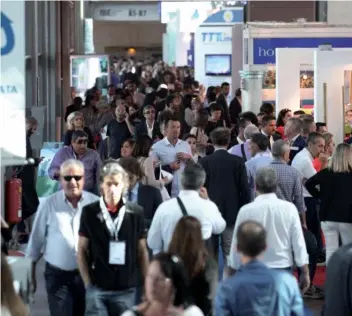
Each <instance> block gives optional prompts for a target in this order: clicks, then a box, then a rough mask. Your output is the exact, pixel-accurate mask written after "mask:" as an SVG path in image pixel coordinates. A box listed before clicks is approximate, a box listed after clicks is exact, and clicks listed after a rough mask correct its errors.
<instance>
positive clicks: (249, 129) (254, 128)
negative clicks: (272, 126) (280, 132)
mask: <svg viewBox="0 0 352 316" xmlns="http://www.w3.org/2000/svg"><path fill="white" fill-rule="evenodd" d="M255 133H259V128H258V127H257V126H255V125H254V124H249V125H248V126H246V128H245V129H244V132H243V134H244V138H245V139H246V140H247V139H251V136H252V134H255Z"/></svg>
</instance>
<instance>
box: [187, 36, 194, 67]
mask: <svg viewBox="0 0 352 316" xmlns="http://www.w3.org/2000/svg"><path fill="white" fill-rule="evenodd" d="M190 36H191V41H190V43H189V49H188V50H187V66H188V67H191V68H194V33H191V34H190Z"/></svg>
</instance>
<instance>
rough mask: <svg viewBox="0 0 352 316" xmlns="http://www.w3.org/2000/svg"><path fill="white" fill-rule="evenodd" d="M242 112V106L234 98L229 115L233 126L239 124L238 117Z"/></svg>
mask: <svg viewBox="0 0 352 316" xmlns="http://www.w3.org/2000/svg"><path fill="white" fill-rule="evenodd" d="M241 112H242V105H241V103H240V102H239V101H238V99H237V98H236V97H234V98H233V99H232V101H231V103H230V106H229V114H230V119H231V123H232V124H237V120H238V117H239V115H240V113H241Z"/></svg>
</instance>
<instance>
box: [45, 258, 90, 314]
mask: <svg viewBox="0 0 352 316" xmlns="http://www.w3.org/2000/svg"><path fill="white" fill-rule="evenodd" d="M44 276H45V283H46V292H47V295H48V303H49V310H50V315H51V316H84V306H85V290H84V285H83V282H82V279H81V276H80V274H79V272H78V270H74V271H64V270H61V269H59V268H56V267H54V266H52V265H51V264H49V263H46V267H45V272H44Z"/></svg>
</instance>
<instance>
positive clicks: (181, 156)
mask: <svg viewBox="0 0 352 316" xmlns="http://www.w3.org/2000/svg"><path fill="white" fill-rule="evenodd" d="M176 157H177V159H180V160H183V161H187V160H190V159H191V158H192V156H191V155H190V154H186V153H177V154H176Z"/></svg>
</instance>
